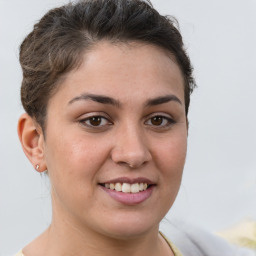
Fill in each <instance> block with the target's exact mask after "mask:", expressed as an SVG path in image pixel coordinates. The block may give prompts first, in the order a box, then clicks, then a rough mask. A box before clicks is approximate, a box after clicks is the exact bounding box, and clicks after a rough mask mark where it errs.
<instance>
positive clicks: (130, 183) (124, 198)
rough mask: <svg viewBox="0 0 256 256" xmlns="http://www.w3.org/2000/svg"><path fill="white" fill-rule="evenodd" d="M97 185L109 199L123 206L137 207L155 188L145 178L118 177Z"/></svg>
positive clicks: (154, 184)
mask: <svg viewBox="0 0 256 256" xmlns="http://www.w3.org/2000/svg"><path fill="white" fill-rule="evenodd" d="M98 185H99V186H100V187H101V188H102V190H103V191H105V192H106V193H107V194H108V195H109V196H110V197H111V198H113V199H114V200H116V201H118V202H119V203H121V204H125V205H137V204H140V203H142V202H144V201H146V200H147V199H149V198H150V197H151V195H152V193H153V191H154V190H155V189H154V188H155V187H156V186H157V184H156V183H153V182H152V181H150V180H149V179H146V178H136V179H130V178H127V177H120V178H117V179H113V180H110V181H106V182H104V183H98Z"/></svg>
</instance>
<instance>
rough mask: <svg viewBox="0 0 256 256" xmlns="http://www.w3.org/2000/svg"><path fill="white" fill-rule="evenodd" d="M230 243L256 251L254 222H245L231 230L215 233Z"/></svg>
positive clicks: (255, 223)
mask: <svg viewBox="0 0 256 256" xmlns="http://www.w3.org/2000/svg"><path fill="white" fill-rule="evenodd" d="M217 234H218V235H219V236H221V237H222V238H224V239H226V240H228V241H229V242H230V243H233V244H236V245H238V246H242V247H247V248H250V249H254V250H256V222H255V221H252V220H245V221H242V222H241V223H239V224H238V225H236V226H234V227H233V228H230V229H227V230H224V231H221V232H219V233H217Z"/></svg>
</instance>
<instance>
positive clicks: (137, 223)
mask: <svg viewBox="0 0 256 256" xmlns="http://www.w3.org/2000/svg"><path fill="white" fill-rule="evenodd" d="M159 222H160V220H156V219H151V218H147V217H144V218H142V217H141V216H140V218H138V217H137V218H134V217H131V216H127V217H126V218H123V217H120V218H115V219H114V220H112V221H107V222H105V223H108V225H107V226H106V225H105V226H104V233H105V235H107V236H109V237H112V238H115V239H119V240H127V239H133V238H136V237H140V236H143V235H145V234H147V233H148V232H150V231H152V230H154V229H156V230H158V227H159V225H158V223H159Z"/></svg>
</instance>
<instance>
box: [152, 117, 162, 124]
mask: <svg viewBox="0 0 256 256" xmlns="http://www.w3.org/2000/svg"><path fill="white" fill-rule="evenodd" d="M162 122H163V118H162V117H161V116H155V117H153V119H152V124H153V125H161V124H162Z"/></svg>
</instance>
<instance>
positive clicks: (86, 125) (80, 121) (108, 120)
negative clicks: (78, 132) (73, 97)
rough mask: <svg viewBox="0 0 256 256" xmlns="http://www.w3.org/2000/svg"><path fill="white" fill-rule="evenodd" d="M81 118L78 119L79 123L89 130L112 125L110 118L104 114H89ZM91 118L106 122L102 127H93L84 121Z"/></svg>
mask: <svg viewBox="0 0 256 256" xmlns="http://www.w3.org/2000/svg"><path fill="white" fill-rule="evenodd" d="M81 116H82V117H80V118H79V120H78V121H79V123H80V124H81V125H83V126H85V127H87V128H91V129H102V128H104V127H107V126H109V125H112V124H113V121H112V120H111V118H110V117H109V115H107V114H106V113H102V112H90V113H87V114H84V115H81ZM93 117H100V118H102V119H105V120H107V124H104V125H99V126H93V125H89V124H86V121H88V120H90V119H91V118H93Z"/></svg>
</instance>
